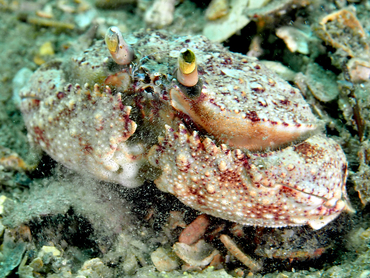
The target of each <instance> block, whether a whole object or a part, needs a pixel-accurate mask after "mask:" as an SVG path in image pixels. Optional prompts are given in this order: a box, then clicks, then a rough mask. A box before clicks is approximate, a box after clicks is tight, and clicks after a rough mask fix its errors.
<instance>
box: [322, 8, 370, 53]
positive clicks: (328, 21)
mask: <svg viewBox="0 0 370 278" xmlns="http://www.w3.org/2000/svg"><path fill="white" fill-rule="evenodd" d="M316 33H317V35H318V36H319V37H320V38H321V39H322V40H324V41H325V42H326V43H328V44H330V45H331V46H333V47H334V48H337V49H341V50H343V51H344V52H345V53H346V54H347V55H349V56H351V57H363V56H368V55H369V46H368V44H367V43H366V42H365V38H366V33H365V31H364V29H363V27H362V25H361V23H360V21H359V20H358V19H357V17H356V15H355V14H354V13H353V12H352V11H350V10H349V9H342V10H339V11H336V12H333V13H331V14H329V15H327V16H325V17H324V18H323V19H322V20H321V21H320V23H319V27H318V28H317V29H316Z"/></svg>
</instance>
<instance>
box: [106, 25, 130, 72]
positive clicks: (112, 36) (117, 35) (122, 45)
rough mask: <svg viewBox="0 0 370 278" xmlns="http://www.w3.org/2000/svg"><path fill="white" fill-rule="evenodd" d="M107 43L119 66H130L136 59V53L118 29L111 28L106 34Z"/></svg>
mask: <svg viewBox="0 0 370 278" xmlns="http://www.w3.org/2000/svg"><path fill="white" fill-rule="evenodd" d="M105 43H106V44H107V47H108V50H109V52H110V54H111V55H112V58H113V60H114V61H115V62H116V63H117V64H119V65H128V64H129V63H131V61H132V60H133V59H134V51H133V49H132V48H131V46H130V45H128V44H127V43H126V42H125V40H124V39H123V37H122V34H121V32H120V30H119V29H118V27H116V26H111V27H109V28H108V30H107V32H106V33H105Z"/></svg>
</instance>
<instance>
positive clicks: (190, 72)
mask: <svg viewBox="0 0 370 278" xmlns="http://www.w3.org/2000/svg"><path fill="white" fill-rule="evenodd" d="M178 63H179V69H178V71H177V81H179V82H180V83H181V84H182V85H184V86H186V87H193V86H195V85H196V84H197V83H198V69H197V61H196V57H195V54H194V52H193V51H191V50H190V49H186V48H184V49H182V50H181V51H180V55H179V62H178Z"/></svg>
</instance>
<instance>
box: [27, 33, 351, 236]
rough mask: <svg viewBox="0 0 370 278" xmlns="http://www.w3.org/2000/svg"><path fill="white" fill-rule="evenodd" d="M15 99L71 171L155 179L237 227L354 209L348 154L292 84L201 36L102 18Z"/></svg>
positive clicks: (42, 142) (42, 141)
mask: <svg viewBox="0 0 370 278" xmlns="http://www.w3.org/2000/svg"><path fill="white" fill-rule="evenodd" d="M20 96H21V99H22V103H21V111H22V114H23V118H24V121H25V124H26V127H27V130H28V137H29V140H30V142H32V144H35V145H38V146H40V147H41V148H42V149H43V150H44V151H45V152H46V153H47V154H49V155H50V156H51V157H52V158H53V159H55V160H56V161H58V162H60V163H62V164H64V165H65V166H66V167H68V168H71V169H73V170H75V171H77V172H81V173H87V174H89V175H90V176H94V177H96V178H98V179H101V180H104V181H110V182H115V183H119V184H121V185H123V186H127V187H136V186H140V185H141V184H142V183H143V181H144V180H154V183H155V184H156V186H157V187H158V188H159V189H161V190H163V191H165V192H169V193H171V194H173V195H175V196H176V197H177V198H178V199H179V200H180V201H181V202H183V203H184V204H186V205H188V206H189V207H192V208H194V209H196V210H198V211H201V212H204V213H206V214H210V215H213V216H216V217H220V218H223V219H226V220H230V221H233V222H236V223H240V224H243V225H254V226H265V227H283V226H296V225H310V226H311V227H312V228H314V229H319V228H321V227H323V226H324V225H326V224H327V223H329V222H331V221H332V220H333V219H335V218H336V217H337V216H338V215H339V214H340V213H341V212H342V211H344V210H348V211H349V210H350V204H349V201H348V199H347V194H346V188H345V183H346V178H347V161H346V157H345V154H344V153H343V151H342V149H341V147H340V146H339V144H338V143H336V142H335V141H334V140H333V139H330V138H328V137H326V136H325V135H324V134H323V133H322V123H321V122H320V121H319V120H318V119H316V117H315V116H314V115H313V114H312V112H311V110H310V107H309V105H308V104H307V103H306V102H305V100H304V98H303V96H302V95H301V93H300V91H299V90H298V89H296V88H294V87H292V86H291V85H290V84H288V83H287V82H286V81H284V80H282V79H281V78H280V77H278V76H277V75H276V74H275V73H274V72H272V71H271V70H269V69H268V68H266V67H265V66H264V65H262V64H261V63H260V62H259V61H258V60H257V59H256V58H253V57H247V56H245V55H242V54H237V53H232V52H230V51H228V50H227V49H226V48H224V47H223V46H221V45H220V44H215V43H212V42H210V41H209V40H208V39H207V38H205V37H203V36H177V35H171V34H169V33H167V32H165V31H155V32H149V31H139V32H136V33H133V34H127V35H125V39H124V38H123V36H122V34H121V33H120V31H119V29H118V28H117V27H110V28H109V29H108V31H107V33H106V37H105V41H97V42H96V43H95V44H94V45H93V46H91V47H90V48H89V49H87V50H86V51H84V52H83V53H77V54H72V55H71V56H70V57H67V58H65V59H63V60H55V61H53V62H49V63H46V64H44V65H42V66H41V67H40V68H39V69H38V70H37V71H36V72H35V73H34V75H33V76H32V78H31V80H30V82H29V83H28V84H27V86H26V87H25V88H23V90H22V91H21V93H20Z"/></svg>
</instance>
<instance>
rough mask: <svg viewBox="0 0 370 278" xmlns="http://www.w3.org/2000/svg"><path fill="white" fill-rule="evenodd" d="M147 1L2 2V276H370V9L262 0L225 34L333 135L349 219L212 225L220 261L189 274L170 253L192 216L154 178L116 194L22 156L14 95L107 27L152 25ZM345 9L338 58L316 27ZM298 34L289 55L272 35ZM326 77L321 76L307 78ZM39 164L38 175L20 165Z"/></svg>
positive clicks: (197, 9)
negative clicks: (266, 64) (229, 240)
mask: <svg viewBox="0 0 370 278" xmlns="http://www.w3.org/2000/svg"><path fill="white" fill-rule="evenodd" d="M153 2H154V1H151V0H138V1H135V0H132V1H130V0H117V1H114V0H108V1H103V0H96V1H93V0H91V1H87V0H83V1H81V0H79V1H72V0H57V1H44V0H36V1H25V0H0V84H1V86H0V190H1V192H0V196H1V198H0V200H1V204H0V217H1V218H0V235H1V237H0V243H1V247H0V277H18V276H19V277H80V278H82V277H281V278H282V277H363V278H364V277H370V246H369V244H370V230H369V228H370V221H369V220H370V217H369V207H368V206H365V205H366V203H367V201H368V198H369V197H368V196H369V194H370V193H369V190H370V187H369V178H370V174H369V173H370V171H369V170H368V169H370V168H369V166H368V164H370V163H369V151H368V150H369V146H370V145H369V142H368V139H367V138H368V133H369V128H368V119H369V107H370V98H369V95H370V91H369V90H370V86H369V84H368V83H369V81H368V78H369V74H366V72H367V71H370V64H369V62H368V61H369V60H368V59H369V58H370V55H369V56H367V55H368V54H367V52H368V36H369V34H370V33H369V32H370V26H369V24H368V21H369V20H368V19H369V18H370V1H355V0H353V1H343V0H337V1H324V0H322V1H320V0H316V1H308V0H307V1H275V0H273V1H265V2H266V3H267V2H270V3H267V4H266V5H267V7H268V8H266V10H265V11H264V10H263V8H261V9H258V8H257V10H256V11H258V13H259V16H256V17H254V18H253V20H251V21H250V23H249V24H247V25H246V26H244V27H240V28H236V29H240V30H235V31H234V32H233V33H235V34H234V35H230V36H225V37H226V38H224V39H222V40H223V42H222V43H223V44H224V45H225V46H227V47H229V48H230V50H231V51H236V52H240V53H243V54H246V53H249V55H254V56H258V57H259V58H260V59H262V60H270V61H278V62H279V63H280V64H274V66H275V67H276V68H278V69H279V70H280V71H281V72H282V75H283V76H284V77H285V78H286V79H287V80H289V81H290V82H291V83H292V84H293V83H295V84H296V86H299V87H300V88H301V89H302V90H303V91H304V94H305V97H306V99H307V101H308V102H309V104H310V105H311V107H312V109H313V110H314V112H315V114H316V115H317V116H318V117H320V118H321V119H322V120H323V121H325V123H326V126H327V128H326V130H327V133H328V135H329V136H330V137H332V138H334V139H335V140H336V141H337V142H339V143H340V144H341V146H342V147H343V149H344V151H345V153H346V155H347V159H348V162H349V169H350V175H349V179H348V182H347V190H348V194H349V197H350V200H351V203H352V206H353V207H354V209H355V210H356V213H353V214H347V213H343V214H342V215H340V217H338V218H337V219H336V220H334V221H333V222H331V223H330V224H328V225H327V226H325V227H324V228H322V229H320V230H318V231H313V230H312V229H310V228H309V227H296V228H285V229H267V228H265V229H263V228H253V227H244V228H243V227H239V226H235V225H233V223H230V222H228V221H225V220H221V219H216V218H213V217H210V226H209V227H208V229H207V231H206V233H205V235H204V236H203V237H204V239H205V240H206V241H207V242H208V243H210V244H211V246H212V248H216V249H217V250H219V251H220V254H221V259H220V262H219V263H214V266H212V267H206V266H203V267H190V266H186V265H185V263H184V262H183V261H181V260H180V259H179V258H177V257H176V255H173V254H172V253H171V248H172V246H173V245H174V244H175V243H176V242H177V240H178V236H179V234H180V232H181V231H182V230H183V228H184V227H185V225H186V224H189V223H191V222H192V221H193V220H194V219H195V218H196V217H197V215H198V213H197V212H196V211H194V210H192V209H190V208H187V207H186V206H184V205H182V204H181V203H180V202H179V201H177V200H176V199H175V198H174V197H172V196H169V195H168V194H164V193H161V192H160V191H159V190H157V189H156V188H155V185H154V184H153V183H152V182H147V183H145V184H144V185H143V186H142V187H139V188H137V189H134V190H128V189H124V188H122V187H120V186H117V185H115V184H110V183H104V182H100V181H97V180H94V179H93V178H92V177H89V176H81V175H78V174H76V173H74V172H73V171H71V170H68V169H66V168H65V167H63V166H62V165H60V164H58V163H57V162H55V161H53V160H52V159H51V158H49V157H48V156H47V155H46V154H43V153H40V152H38V151H37V150H35V149H34V148H33V147H30V145H29V143H28V140H27V136H26V134H27V131H26V128H25V125H24V123H23V120H22V115H21V113H20V111H19V99H17V98H16V95H17V92H18V91H19V89H20V87H22V86H23V85H25V82H27V77H29V75H30V74H31V73H32V72H33V71H35V70H36V69H37V68H38V67H39V65H41V64H43V63H45V62H48V61H51V60H53V59H56V58H63V57H64V56H63V55H64V53H65V51H67V49H68V48H69V47H70V45H72V44H74V43H76V41H77V40H78V39H79V38H80V42H79V44H80V45H81V47H85V45H86V47H88V46H89V44H90V43H91V41H92V40H93V39H103V36H104V33H105V30H106V28H107V27H109V26H111V25H117V26H119V27H120V29H121V30H122V31H123V32H124V33H129V32H134V31H136V30H139V29H141V28H153V25H150V23H149V22H145V20H144V18H145V14H146V13H147V12H148V10H149V9H150V8H151V6H152V5H153ZM163 2H164V3H165V2H167V3H170V2H171V1H163ZM209 2H210V1H190V0H183V1H176V6H175V11H174V14H173V22H172V23H171V24H170V25H168V26H164V27H163V26H154V28H160V27H162V28H164V29H166V30H168V31H170V32H173V33H176V34H191V35H192V34H201V33H203V31H204V28H206V27H205V26H207V24H208V26H209V24H210V21H209V20H207V19H206V18H205V13H206V9H207V7H208V5H209ZM219 2H220V3H219V4H218V5H221V2H226V4H227V5H228V6H229V11H228V13H232V12H231V11H230V10H232V7H233V5H236V3H237V2H238V1H219ZM239 2H240V1H239ZM245 2H247V1H245ZM261 2H262V1H261ZM163 5H165V4H163ZM250 5H252V3H251V4H250ZM268 5H270V6H268ZM274 5H275V8H273V6H274ZM292 5H293V6H292ZM257 6H258V5H257ZM230 7H231V8H230ZM343 9H347V10H348V11H351V13H352V14H353V15H356V16H357V18H350V20H352V21H353V22H354V23H353V24H348V25H347V26H344V27H345V28H344V27H343V26H337V27H334V28H338V30H334V31H333V33H335V34H336V40H337V41H339V42H341V43H343V44H345V45H347V46H348V48H347V49H344V48H341V46H340V44H337V45H334V44H331V43H330V42H329V41H328V40H325V39H324V38H323V37H320V34H321V35H322V33H320V31H317V29H320V27H317V26H319V25H317V24H318V22H319V21H320V20H321V18H322V17H323V16H325V15H328V14H331V13H335V12H338V11H340V10H343ZM226 13H227V12H226ZM168 16H170V15H168ZM230 17H231V15H230ZM235 20H237V17H236V19H235ZM151 24H155V23H151ZM157 24H159V25H161V24H162V23H158V22H157ZM356 24H360V25H361V27H362V28H363V32H364V35H363V36H362V38H361V39H360V40H359V43H358V44H356V43H352V42H353V41H354V40H356V39H357V37H356V36H357V35H358V34H357V35H356V34H354V32H358V28H359V27H358V26H357V25H356ZM298 25H299V26H300V27H299V28H298V29H300V30H304V35H302V34H300V35H297V34H296V33H294V32H293V38H294V37H295V38H296V41H295V42H296V43H297V41H299V42H298V44H299V46H298V50H297V49H295V50H292V49H290V48H289V49H288V47H289V46H290V47H293V48H294V46H292V45H289V42H287V41H285V42H284V41H283V40H282V39H280V38H278V37H277V36H276V30H277V29H278V28H280V27H283V26H293V27H297V26H298ZM302 26H304V28H302ZM354 26H355V27H354ZM356 26H357V27H356ZM331 28H333V27H331ZM351 28H352V29H351ZM356 28H357V29H356ZM92 30H93V31H92ZM216 30H217V31H218V30H219V32H222V30H223V29H222V28H220V29H217V28H216ZM307 30H309V31H307ZM310 30H314V31H315V32H311V31H310ZM331 30H332V29H331ZM351 30H352V31H353V32H352V31H351ZM91 33H93V34H94V35H92V36H91ZM216 33H217V32H216ZM341 36H343V37H341ZM351 36H354V37H353V38H352V37H351ZM221 37H222V36H221ZM256 37H259V39H256ZM81 38H82V39H81ZM297 38H303V39H297ZM253 43H254V44H253ZM291 43H293V44H294V39H293V42H291ZM251 45H252V46H251ZM251 50H253V51H251ZM256 52H257V54H256ZM351 59H360V60H361V61H362V62H361V63H362V64H361V67H360V69H359V70H358V71H356V70H353V68H350V66H349V62H348V61H349V60H351ZM343 64H344V65H347V68H349V75H350V78H346V73H348V72H346V70H344V69H343ZM282 65H285V66H287V67H288V68H290V69H291V70H293V71H294V72H293V73H292V72H291V71H289V70H288V68H287V67H285V68H284V67H282ZM280 66H281V67H280ZM312 67H314V68H315V67H316V69H317V68H318V70H312ZM308 69H311V70H308ZM351 70H352V71H351ZM321 71H322V72H324V74H318V75H315V74H314V72H321ZM298 72H302V73H303V74H304V77H302V76H303V74H302V75H297V73H298ZM362 73H363V74H362ZM292 74H293V76H294V77H293V78H292ZM15 76H17V77H16V78H15ZM364 76H365V77H364ZM313 80H314V81H313ZM320 82H321V83H320ZM312 84H314V85H312ZM315 84H316V85H317V84H318V85H317V86H316V87H315ZM322 91H324V92H325V93H323V94H320V92H322ZM331 95H334V96H333V97H332V96H331ZM328 99H329V100H328ZM23 162H25V163H23ZM36 163H37V165H38V166H37V167H36V168H32V167H31V166H29V165H35V164H36ZM359 196H360V197H361V198H359ZM170 215H171V217H172V218H171V217H170ZM174 215H176V216H174ZM176 217H178V218H176ZM171 221H172V222H171ZM218 227H221V231H222V233H225V234H229V235H231V236H233V237H234V240H235V241H236V243H237V245H238V246H239V247H240V248H241V249H242V250H243V252H245V253H246V254H248V255H249V256H251V257H252V258H253V259H255V260H258V261H260V262H262V263H263V269H262V270H261V271H260V272H255V273H252V272H251V271H250V270H249V269H248V267H246V266H245V265H243V264H242V263H240V262H239V261H238V260H237V259H236V258H235V257H233V256H232V255H230V254H228V252H227V250H226V249H225V247H224V246H223V245H222V243H221V242H220V241H219V239H218V238H217V233H215V230H217V228H218ZM212 232H213V234H212ZM45 246H49V249H47V248H45ZM50 248H51V249H50ZM158 248H162V249H160V250H165V254H166V255H162V257H161V256H159V260H162V261H163V264H164V265H165V266H164V268H166V267H168V268H169V269H170V268H171V267H172V268H174V269H175V270H172V271H168V272H159V271H158V270H156V267H155V266H154V265H153V260H152V258H153V256H155V254H156V253H155V250H158ZM45 250H46V251H45ZM269 250H270V251H271V250H276V252H275V253H274V255H272V252H270V253H269ZM321 253H322V255H321V256H320V254H321ZM153 254H154V255H153ZM169 265H172V266H169ZM173 265H174V266H173Z"/></svg>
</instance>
